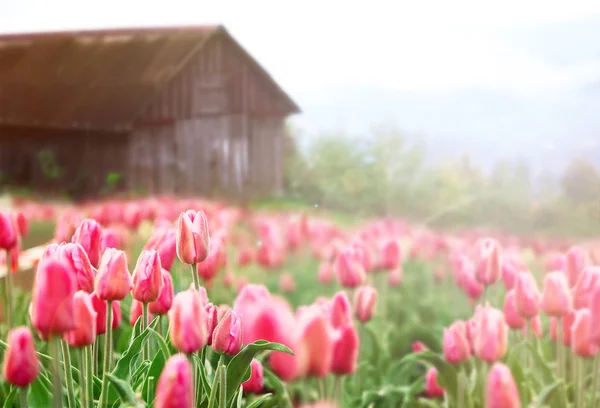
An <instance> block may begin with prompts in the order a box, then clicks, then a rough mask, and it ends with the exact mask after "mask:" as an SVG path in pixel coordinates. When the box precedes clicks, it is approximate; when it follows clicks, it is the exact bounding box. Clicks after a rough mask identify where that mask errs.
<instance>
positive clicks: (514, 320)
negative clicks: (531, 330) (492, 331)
mask: <svg viewBox="0 0 600 408" xmlns="http://www.w3.org/2000/svg"><path fill="white" fill-rule="evenodd" d="M516 302H517V300H516V295H515V289H511V290H509V291H508V293H507V294H506V297H505V298H504V318H505V319H506V324H508V327H510V328H511V329H513V330H520V329H523V328H524V327H525V326H526V325H527V320H525V319H524V318H523V317H522V316H521V315H520V314H519V313H518V312H517V303H516Z"/></svg>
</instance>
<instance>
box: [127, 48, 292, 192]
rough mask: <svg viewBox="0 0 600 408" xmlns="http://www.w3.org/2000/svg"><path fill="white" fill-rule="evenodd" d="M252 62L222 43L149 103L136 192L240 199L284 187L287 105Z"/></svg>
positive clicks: (137, 148) (136, 149) (137, 141)
mask: <svg viewBox="0 0 600 408" xmlns="http://www.w3.org/2000/svg"><path fill="white" fill-rule="evenodd" d="M248 58H249V57H248V56H247V55H246V54H244V51H243V50H241V48H239V47H237V46H236V45H235V44H233V43H232V42H230V41H229V40H227V39H226V38H219V37H217V38H215V39H214V40H213V41H211V42H209V43H208V44H206V46H205V47H204V49H203V50H202V52H201V53H200V54H199V56H198V57H197V58H194V59H193V60H192V61H190V62H189V64H188V65H187V67H186V69H184V70H183V71H182V72H181V73H180V74H179V75H177V77H176V78H175V79H174V81H173V82H172V83H171V84H170V85H169V86H168V87H167V89H165V90H164V93H163V94H162V96H161V97H160V98H158V99H157V100H156V101H154V102H152V103H151V104H149V105H148V107H147V108H146V109H145V110H144V113H143V114H142V116H141V117H140V119H139V120H138V125H137V127H136V130H135V131H134V132H133V134H132V137H131V144H130V148H129V161H130V166H129V171H128V185H129V187H130V188H133V189H135V188H137V189H143V190H144V191H147V192H149V193H165V192H166V193H170V192H176V193H185V194H213V193H218V194H222V195H229V196H236V197H243V196H246V195H248V194H256V193H258V194H270V193H273V192H276V191H278V190H279V189H281V187H282V186H283V158H282V143H283V141H282V135H283V131H284V126H285V116H286V115H285V114H283V113H282V112H283V109H284V100H283V99H282V98H281V97H278V96H277V95H276V93H275V92H274V90H273V89H272V86H271V87H270V86H269V85H268V84H267V82H268V81H266V79H265V78H264V77H262V76H261V73H260V71H259V70H257V69H256V67H255V66H254V65H252V62H251V61H249V60H248ZM165 139H169V141H168V142H167V141H165Z"/></svg>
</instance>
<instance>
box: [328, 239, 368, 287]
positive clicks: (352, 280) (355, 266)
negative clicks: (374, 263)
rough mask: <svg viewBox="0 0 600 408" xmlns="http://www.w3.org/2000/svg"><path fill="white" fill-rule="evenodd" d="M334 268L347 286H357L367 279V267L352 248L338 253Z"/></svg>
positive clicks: (340, 279)
mask: <svg viewBox="0 0 600 408" xmlns="http://www.w3.org/2000/svg"><path fill="white" fill-rule="evenodd" d="M333 268H334V270H335V273H336V275H337V278H338V280H339V281H340V284H341V285H342V286H343V287H345V288H356V287H358V286H360V285H362V284H363V283H364V281H365V279H366V275H365V268H364V266H363V264H362V263H361V262H360V260H359V259H358V258H357V255H356V253H355V251H354V250H353V249H352V248H347V249H345V250H344V251H342V252H341V253H340V254H338V256H337V257H336V258H335V262H334V264H333Z"/></svg>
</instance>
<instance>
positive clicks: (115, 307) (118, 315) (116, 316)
mask: <svg viewBox="0 0 600 408" xmlns="http://www.w3.org/2000/svg"><path fill="white" fill-rule="evenodd" d="M105 310H106V308H105ZM122 318H123V313H122V312H121V303H120V302H119V301H118V300H113V302H112V329H113V330H115V329H117V328H118V327H119V326H120V325H121V319H122ZM104 321H105V322H106V316H105V317H104ZM105 325H106V324H105Z"/></svg>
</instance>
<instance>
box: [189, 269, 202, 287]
mask: <svg viewBox="0 0 600 408" xmlns="http://www.w3.org/2000/svg"><path fill="white" fill-rule="evenodd" d="M190 266H191V267H192V279H193V281H194V288H196V290H200V277H199V276H198V264H196V265H190Z"/></svg>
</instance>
